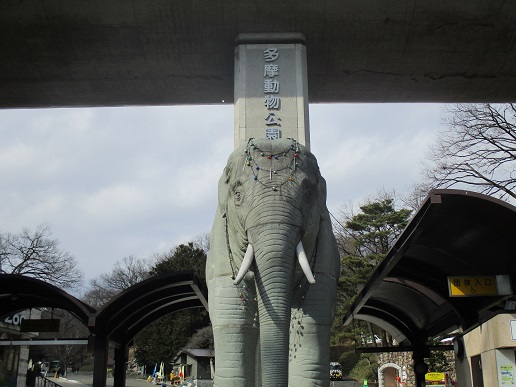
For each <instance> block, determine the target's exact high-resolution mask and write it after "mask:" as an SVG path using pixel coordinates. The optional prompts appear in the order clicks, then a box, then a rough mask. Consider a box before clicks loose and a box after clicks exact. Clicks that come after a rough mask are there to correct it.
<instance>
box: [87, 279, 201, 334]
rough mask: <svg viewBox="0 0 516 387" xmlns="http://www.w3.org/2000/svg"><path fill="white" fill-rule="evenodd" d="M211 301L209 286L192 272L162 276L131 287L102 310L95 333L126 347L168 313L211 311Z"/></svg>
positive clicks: (96, 320)
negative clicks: (208, 291)
mask: <svg viewBox="0 0 516 387" xmlns="http://www.w3.org/2000/svg"><path fill="white" fill-rule="evenodd" d="M207 300H208V293H207V290H206V287H205V286H204V285H203V284H202V283H201V282H200V281H199V280H198V279H197V277H195V275H194V274H193V272H192V271H182V272H170V273H165V274H161V275H159V276H155V277H151V278H149V279H147V280H144V281H142V282H139V283H137V284H136V285H133V286H131V287H130V288H128V289H126V290H124V291H123V292H121V293H120V294H119V295H117V296H116V297H115V298H114V299H113V300H111V301H110V302H109V303H108V304H106V305H105V306H104V307H103V308H101V309H100V310H99V311H98V313H97V315H96V319H95V324H94V331H95V333H96V334H101V335H103V336H106V337H109V339H110V340H112V341H114V342H118V343H124V344H125V343H128V342H130V341H131V340H132V339H133V338H134V336H135V335H136V334H137V333H138V332H140V331H141V330H142V329H143V328H145V327H146V326H147V325H149V324H150V323H152V322H153V321H155V320H159V319H160V318H162V317H163V316H166V315H167V314H171V313H173V312H177V311H179V310H182V309H189V308H206V310H207V309H208V301H207Z"/></svg>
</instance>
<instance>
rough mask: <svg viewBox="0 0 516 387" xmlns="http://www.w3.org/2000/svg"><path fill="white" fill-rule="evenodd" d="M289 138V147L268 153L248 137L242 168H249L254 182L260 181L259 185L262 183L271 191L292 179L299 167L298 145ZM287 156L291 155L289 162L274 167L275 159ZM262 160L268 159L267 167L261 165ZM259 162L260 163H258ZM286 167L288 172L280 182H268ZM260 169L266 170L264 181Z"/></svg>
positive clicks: (279, 159)
mask: <svg viewBox="0 0 516 387" xmlns="http://www.w3.org/2000/svg"><path fill="white" fill-rule="evenodd" d="M290 140H292V144H291V145H290V146H289V147H287V148H285V149H283V150H281V151H279V152H275V153H268V152H266V151H264V150H262V149H260V148H259V147H258V146H257V145H255V144H254V142H253V138H250V139H249V141H248V142H247V147H246V149H245V154H246V158H245V163H244V168H245V167H249V168H251V171H252V174H253V179H254V180H255V181H256V182H258V183H260V184H261V185H263V186H264V187H266V188H270V189H272V190H273V191H277V190H278V189H279V188H280V187H281V186H282V185H284V184H286V183H287V182H289V181H293V180H294V177H293V176H294V173H295V172H296V170H297V169H298V168H299V155H300V152H299V145H298V143H297V141H296V140H294V139H292V138H290ZM271 141H273V140H271ZM289 156H291V157H292V159H291V160H290V162H289V163H288V164H287V165H284V166H282V167H280V168H277V169H275V168H274V162H275V161H276V160H278V161H281V159H283V158H285V157H289ZM262 161H265V162H267V161H270V163H269V165H268V168H267V166H264V165H263V163H262ZM259 163H260V164H262V165H260V164H259ZM286 169H287V170H289V173H288V176H287V177H286V178H285V180H283V181H282V182H279V183H277V184H274V185H271V184H270V183H269V182H272V178H273V176H274V175H277V174H278V173H279V172H281V171H284V170H286ZM261 171H266V172H268V177H269V180H268V181H267V180H265V182H264V180H263V177H262V179H260V177H259V174H260V172H261ZM262 176H263V173H262Z"/></svg>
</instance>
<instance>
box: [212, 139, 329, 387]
mask: <svg viewBox="0 0 516 387" xmlns="http://www.w3.org/2000/svg"><path fill="white" fill-rule="evenodd" d="M210 246H211V250H210V253H209V255H208V263H207V279H208V286H209V292H210V296H209V297H210V315H211V316H212V323H213V325H214V336H215V345H216V348H215V351H216V375H217V370H218V368H219V366H220V364H221V363H222V364H223V362H221V360H222V359H220V358H221V357H224V356H226V355H227V354H226V352H227V350H224V351H223V352H222V353H221V352H220V351H217V342H219V343H220V342H221V341H220V340H219V341H217V335H218V334H219V332H222V331H224V330H223V329H222V325H223V324H227V325H235V324H236V325H238V324H239V323H237V322H236V320H235V319H231V317H230V316H231V314H232V313H234V312H232V310H233V307H232V306H231V305H234V303H233V302H230V301H228V300H227V297H230V296H229V295H230V294H231V293H233V292H232V291H231V287H233V289H236V293H238V297H239V301H240V302H242V303H244V306H245V308H246V309H248V310H251V311H252V312H253V314H254V316H253V326H257V325H258V324H259V340H260V343H259V348H260V351H261V362H260V364H261V371H260V375H261V378H262V380H263V385H264V386H272V385H281V386H286V385H287V382H288V373H287V372H285V370H287V369H288V359H289V340H290V339H289V334H290V333H289V332H290V325H291V313H292V308H296V307H302V306H303V303H304V299H305V297H306V292H307V290H308V292H310V290H309V287H312V286H316V285H318V281H319V279H321V280H322V281H321V285H320V289H323V293H322V294H324V291H327V292H329V294H328V299H326V300H322V302H325V303H329V304H332V300H334V298H335V295H334V292H335V284H336V278H338V274H337V273H338V270H339V268H338V265H339V259H338V254H337V253H336V248H335V241H334V238H333V233H332V231H331V224H330V221H329V214H328V211H327V209H326V184H325V181H324V179H323V178H322V176H321V174H320V172H319V167H318V165H317V161H316V159H315V157H314V156H313V155H312V154H311V153H310V152H309V151H308V150H307V149H306V148H305V147H303V146H302V145H300V144H298V143H297V142H296V141H295V140H291V139H284V140H283V139H282V140H265V139H263V140H254V139H251V140H250V141H249V142H248V144H247V146H245V147H241V148H238V149H237V150H235V151H234V152H233V153H232V154H231V156H230V157H229V159H228V163H227V166H226V168H225V170H224V173H223V175H222V177H221V179H220V181H219V204H218V211H217V215H216V219H215V222H214V227H213V230H212V234H211V244H210ZM329 252H330V253H329ZM329 256H331V257H329ZM314 284H316V285H314ZM215 287H219V289H215ZM221 288H222V289H224V291H222V293H221ZM318 293H319V294H321V292H320V291H319V292H318ZM212 294H213V296H212ZM315 302H317V301H315ZM221 303H222V304H225V305H226V310H225V311H220V304H221ZM212 305H213V308H212ZM237 308H238V307H237ZM212 309H216V310H217V312H216V311H215V310H213V311H212ZM326 309H328V308H326ZM326 309H324V311H323V310H322V309H317V308H315V310H316V313H315V314H316V315H318V314H323V315H326V320H325V323H324V324H325V327H326V326H327V325H329V324H331V320H332V318H333V306H331V307H330V308H329V309H328V310H326ZM220 313H222V314H224V313H227V314H228V316H229V319H228V318H224V317H221V316H220ZM330 315H331V316H330ZM318 318H319V319H320V318H321V316H316V317H314V319H315V320H317V319H318ZM328 321H330V322H329V324H328ZM242 324H243V325H246V324H250V322H249V321H246V320H245V319H244V320H242ZM219 328H220V329H219ZM244 334H249V333H244ZM221 335H223V336H224V339H223V340H228V339H229V338H230V337H231V338H232V339H233V340H236V341H238V340H239V339H238V338H237V337H238V334H236V335H235V334H233V335H229V336H228V335H224V334H222V333H221ZM256 336H258V335H256ZM326 336H328V335H325V337H326ZM328 337H329V336H328ZM242 340H243V342H245V341H246V340H245V339H244V338H242ZM220 345H224V344H220ZM328 345H329V343H328ZM248 350H249V349H248ZM249 361H250V360H249ZM315 361H317V362H319V361H320V359H317V360H315ZM323 361H326V360H323ZM328 364H329V362H327V364H326V367H328ZM222 367H224V366H222ZM322 367H323V368H324V366H322ZM226 371H227V370H222V371H221V372H226ZM229 374H231V372H230V373H229ZM327 374H329V373H328V372H327ZM282 378H283V380H282ZM216 379H217V378H216ZM253 383H254V381H253ZM215 384H216V385H222V384H217V380H216V382H215ZM230 385H232V386H234V385H237V384H235V381H232V382H231V383H230ZM242 385H246V386H247V385H253V384H251V383H247V384H246V383H244V384H242ZM311 385H314V384H311Z"/></svg>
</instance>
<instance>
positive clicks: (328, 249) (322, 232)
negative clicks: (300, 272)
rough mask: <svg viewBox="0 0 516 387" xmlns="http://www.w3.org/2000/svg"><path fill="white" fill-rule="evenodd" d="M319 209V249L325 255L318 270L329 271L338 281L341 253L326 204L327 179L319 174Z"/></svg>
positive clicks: (320, 253) (319, 252) (319, 253)
mask: <svg viewBox="0 0 516 387" xmlns="http://www.w3.org/2000/svg"><path fill="white" fill-rule="evenodd" d="M318 204H319V209H320V213H321V218H320V221H319V235H318V246H317V251H318V255H319V256H320V257H324V258H323V259H322V260H320V261H322V262H324V264H323V267H319V268H318V270H321V271H324V272H326V273H328V274H329V275H330V276H332V277H334V278H335V279H336V281H337V283H338V281H339V276H340V255H339V250H338V248H337V242H336V241H335V235H334V234H333V227H332V224H331V218H330V212H329V211H328V207H327V206H326V180H325V179H324V178H323V177H322V176H320V175H319V203H318Z"/></svg>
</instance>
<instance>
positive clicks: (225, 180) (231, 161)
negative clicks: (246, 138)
mask: <svg viewBox="0 0 516 387" xmlns="http://www.w3.org/2000/svg"><path fill="white" fill-rule="evenodd" d="M240 153H242V152H241V150H240V149H239V148H238V149H237V150H235V151H233V153H231V155H230V156H229V158H228V162H227V164H226V167H225V168H224V171H223V172H222V176H221V177H220V179H219V187H218V191H219V192H218V196H219V211H220V213H221V214H222V216H223V217H224V216H225V215H226V210H227V206H228V200H229V190H230V183H231V181H232V180H234V178H232V177H233V176H232V175H234V174H235V165H236V164H237V162H238V159H239V157H238V156H239V154H240Z"/></svg>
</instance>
